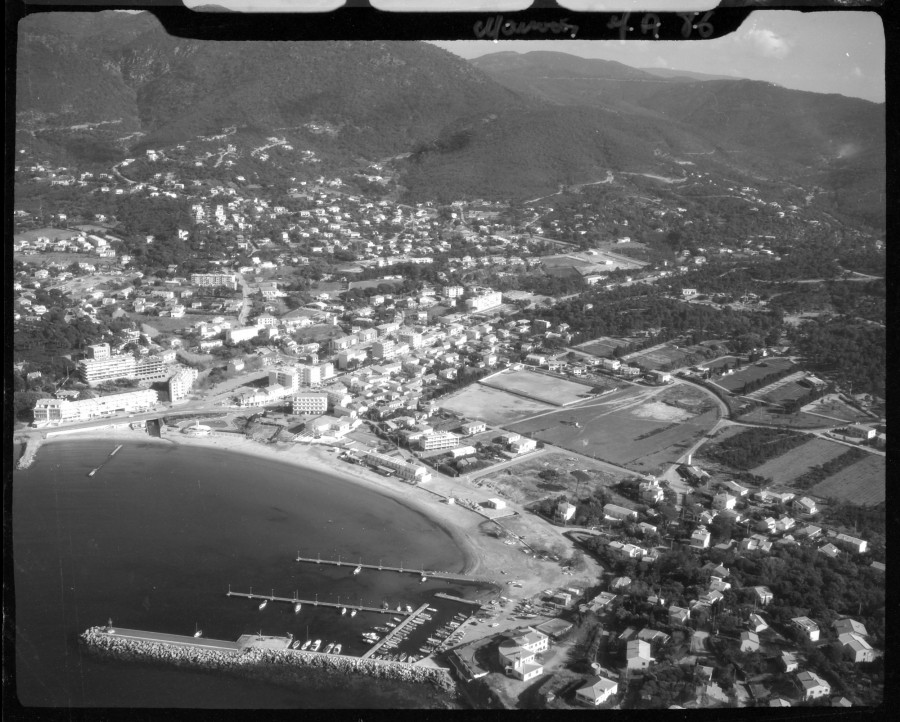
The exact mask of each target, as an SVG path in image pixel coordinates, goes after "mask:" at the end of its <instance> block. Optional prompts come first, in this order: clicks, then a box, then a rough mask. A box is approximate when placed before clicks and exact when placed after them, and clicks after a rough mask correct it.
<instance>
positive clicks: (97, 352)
mask: <svg viewBox="0 0 900 722" xmlns="http://www.w3.org/2000/svg"><path fill="white" fill-rule="evenodd" d="M85 350H86V351H87V356H88V358H89V359H96V360H98V361H100V360H102V359H105V358H109V356H110V352H109V344H108V343H95V344H91V345H90V346H88V347H87V348H86V349H85Z"/></svg>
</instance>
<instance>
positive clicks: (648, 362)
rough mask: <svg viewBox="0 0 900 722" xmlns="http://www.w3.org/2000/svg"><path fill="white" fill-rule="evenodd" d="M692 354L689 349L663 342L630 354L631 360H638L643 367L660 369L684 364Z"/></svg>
mask: <svg viewBox="0 0 900 722" xmlns="http://www.w3.org/2000/svg"><path fill="white" fill-rule="evenodd" d="M691 355H692V354H691V352H690V350H688V349H684V348H676V347H675V346H673V345H672V344H663V345H662V346H654V347H652V348H650V349H647V350H646V351H641V352H638V353H636V354H634V355H633V356H630V357H629V360H630V361H636V362H637V363H638V364H640V366H641V368H645V369H660V368H663V367H671V366H672V365H675V366H684V365H685V364H686V363H687V359H688V358H689V357H690V356H691Z"/></svg>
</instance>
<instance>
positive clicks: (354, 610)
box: [350, 609, 358, 617]
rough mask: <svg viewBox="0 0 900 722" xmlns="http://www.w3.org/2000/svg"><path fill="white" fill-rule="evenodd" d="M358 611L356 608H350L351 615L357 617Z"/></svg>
mask: <svg viewBox="0 0 900 722" xmlns="http://www.w3.org/2000/svg"><path fill="white" fill-rule="evenodd" d="M357 611H358V610H356V609H351V610H350V616H351V617H355V616H356V612H357Z"/></svg>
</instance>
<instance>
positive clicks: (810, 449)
mask: <svg viewBox="0 0 900 722" xmlns="http://www.w3.org/2000/svg"><path fill="white" fill-rule="evenodd" d="M846 451H847V447H846V446H844V445H843V444H838V443H835V442H834V441H826V440H825V439H810V440H809V441H807V442H806V443H805V444H803V445H801V446H798V447H797V448H796V449H792V450H791V451H789V452H787V453H786V454H782V455H781V456H776V457H775V458H774V459H769V460H768V461H767V462H766V463H765V464H760V465H759V466H757V467H756V468H755V469H751V472H752V473H754V474H757V475H759V476H761V477H763V478H766V479H772V481H773V482H775V483H776V484H789V483H790V482H791V480H792V479H796V478H797V477H798V476H800V475H801V474H803V473H805V472H806V471H808V470H809V469H810V468H811V467H813V466H819V465H821V464H824V463H825V462H826V461H831V460H832V459H834V458H835V457H837V456H840V455H841V454H843V453H844V452H846Z"/></svg>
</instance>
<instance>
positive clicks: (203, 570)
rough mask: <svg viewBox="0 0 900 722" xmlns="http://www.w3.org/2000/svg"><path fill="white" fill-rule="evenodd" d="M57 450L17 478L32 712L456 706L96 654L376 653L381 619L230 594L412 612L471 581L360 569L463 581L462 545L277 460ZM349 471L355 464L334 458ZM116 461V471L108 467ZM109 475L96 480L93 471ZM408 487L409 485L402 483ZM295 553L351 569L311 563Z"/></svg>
mask: <svg viewBox="0 0 900 722" xmlns="http://www.w3.org/2000/svg"><path fill="white" fill-rule="evenodd" d="M119 443H120V442H118V441H117V440H115V439H114V438H111V439H110V440H108V441H106V440H90V441H87V440H74V439H73V440H64V441H63V440H59V441H57V440H54V441H53V442H51V443H46V444H45V445H44V446H42V447H41V449H40V451H39V452H38V455H37V459H36V461H35V462H34V464H33V465H32V466H31V468H30V469H27V470H24V471H17V472H15V474H14V489H13V514H12V523H13V542H14V546H13V562H14V570H15V575H14V580H15V642H16V644H15V660H16V665H15V689H16V692H17V694H18V699H19V702H20V703H21V704H22V705H24V706H27V707H91V708H104V707H108V708H112V707H130V708H152V707H167V708H171V707H176V708H208V709H278V708H302V709H336V708H344V709H379V708H380V709H392V708H448V707H450V708H453V707H455V706H459V704H460V703H459V702H457V701H453V700H449V699H447V698H446V696H445V695H442V694H441V693H439V692H437V691H436V690H434V689H431V688H427V687H421V686H418V685H412V684H409V683H400V682H396V683H392V682H387V681H385V680H377V681H376V680H370V679H367V678H364V677H352V678H351V677H346V676H338V677H335V676H332V675H328V674H326V673H321V672H318V671H316V672H313V671H310V672H309V674H308V675H306V674H305V675H304V676H303V677H302V678H301V679H299V680H298V682H297V684H296V685H291V686H276V685H274V684H268V683H264V682H258V681H251V680H246V679H241V678H237V677H229V676H219V675H216V674H213V673H209V672H201V671H196V670H189V669H184V668H178V669H175V668H171V667H166V666H164V665H155V664H143V663H134V662H129V663H122V662H112V661H110V660H104V659H98V658H96V657H93V656H90V655H86V654H85V653H84V652H83V650H82V649H81V647H80V646H79V644H78V635H79V634H80V633H81V632H82V631H84V630H85V629H86V628H88V627H91V626H94V625H105V624H107V622H108V620H112V622H113V624H114V625H115V626H119V627H124V628H132V629H143V630H151V631H159V632H168V633H173V634H184V635H193V634H194V632H195V631H196V630H198V629H199V630H202V632H203V635H204V636H205V637H209V638H215V639H225V640H236V639H237V638H238V637H239V636H240V635H241V634H253V633H262V634H264V635H285V636H286V635H287V634H289V633H290V634H292V635H293V636H294V637H295V638H303V639H306V638H311V639H321V640H322V642H323V647H324V645H325V644H326V643H327V642H329V641H333V642H341V643H342V644H343V646H344V653H345V654H346V653H348V652H349V653H351V654H359V653H361V652H362V651H363V650H364V643H363V642H362V641H361V640H360V635H361V633H362V632H363V631H365V630H367V629H371V628H372V627H373V626H374V625H376V624H379V623H381V624H383V621H382V620H383V615H380V614H377V613H366V612H361V613H359V614H357V615H356V616H355V617H350V615H349V613H348V614H346V615H341V614H340V611H339V610H337V609H334V608H330V607H317V606H315V605H309V604H304V605H303V608H302V610H301V611H300V612H299V613H294V610H293V607H292V605H290V604H285V603H269V604H268V605H267V607H266V608H265V609H263V610H259V608H258V607H259V604H258V602H254V601H251V600H248V599H241V598H235V597H228V596H227V594H226V592H227V591H228V590H229V589H232V590H234V591H241V592H249V591H251V590H252V591H253V593H256V594H259V593H262V594H266V595H269V594H274V595H276V596H282V597H292V598H293V597H294V596H295V595H296V596H297V597H298V598H300V599H308V600H314V601H322V602H337V603H341V604H361V605H366V606H375V607H381V606H382V604H383V603H384V602H387V603H388V604H390V606H391V607H392V608H394V607H395V606H396V605H397V604H403V605H406V604H410V605H412V606H413V607H414V608H415V607H417V606H418V605H420V604H422V603H424V602H426V601H429V600H432V601H430V603H432V604H433V603H434V602H435V601H438V600H436V599H435V597H434V594H435V593H437V592H445V593H448V594H452V595H456V596H461V597H466V598H472V597H474V596H477V595H478V594H479V593H482V592H484V588H483V587H482V588H480V589H479V588H478V587H475V586H474V585H470V584H467V583H462V582H458V583H454V582H446V581H443V580H432V579H429V580H428V581H426V582H424V583H422V582H421V580H420V577H419V575H417V574H401V573H398V572H388V571H378V570H363V571H362V572H361V573H360V574H358V575H354V574H353V573H352V571H353V567H354V566H355V564H356V563H358V562H360V561H361V562H364V563H370V564H379V563H383V564H385V565H394V566H398V565H401V564H402V565H403V566H404V568H413V569H422V568H424V569H435V570H444V571H448V572H459V571H462V569H463V566H464V563H465V560H464V556H463V553H462V551H461V550H460V549H459V547H458V546H457V545H456V544H455V543H454V542H453V539H452V537H451V536H450V534H449V533H448V532H447V531H446V530H445V529H443V528H442V527H441V526H439V525H438V524H437V523H435V522H434V521H433V520H432V519H430V518H429V517H426V516H425V515H423V514H421V513H419V512H418V511H416V510H414V509H412V508H410V507H407V506H405V505H403V504H402V503H401V502H400V501H396V500H393V499H391V498H388V497H386V496H383V495H380V494H378V493H377V492H375V491H373V490H369V489H366V488H363V487H361V486H359V485H358V484H354V483H353V482H350V481H347V480H345V479H342V478H340V477H338V476H329V475H325V474H322V473H319V472H315V471H311V470H306V469H302V468H299V467H296V466H293V465H290V464H287V463H284V462H281V461H279V460H278V458H277V453H273V458H272V459H265V458H263V459H261V458H259V457H252V456H247V455H241V454H237V453H232V452H229V451H227V450H220V449H206V448H203V449H198V448H197V447H187V446H179V445H176V444H171V445H168V444H162V443H159V442H149V441H139V440H131V439H129V440H127V441H125V442H123V444H124V445H123V447H122V449H121V450H120V451H119V452H118V453H116V454H115V455H114V456H110V452H111V451H112V450H113V449H114V448H115V447H116V446H117V445H118V444H119ZM335 463H341V462H338V461H335ZM101 464H102V466H101ZM98 466H99V467H100V470H99V471H98V472H97V473H96V474H95V475H94V476H88V473H89V472H90V470H91V469H93V468H95V467H98ZM398 483H399V482H398ZM298 554H300V555H302V556H306V557H317V556H318V555H321V557H322V558H325V559H338V558H340V559H341V560H342V561H343V560H346V561H347V565H346V566H341V567H333V566H324V565H316V564H310V563H303V562H297V561H296V557H297V556H298Z"/></svg>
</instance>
